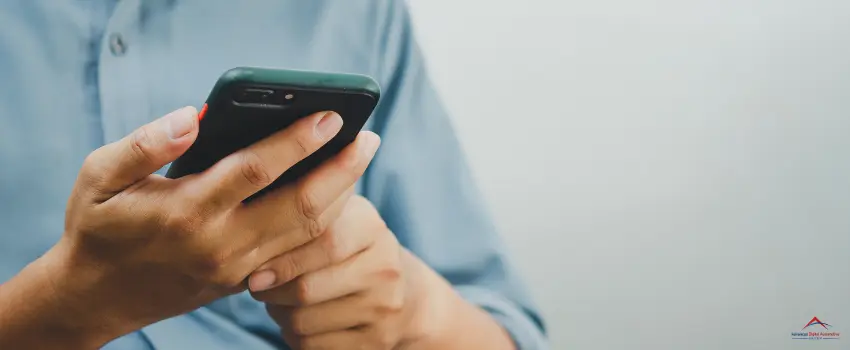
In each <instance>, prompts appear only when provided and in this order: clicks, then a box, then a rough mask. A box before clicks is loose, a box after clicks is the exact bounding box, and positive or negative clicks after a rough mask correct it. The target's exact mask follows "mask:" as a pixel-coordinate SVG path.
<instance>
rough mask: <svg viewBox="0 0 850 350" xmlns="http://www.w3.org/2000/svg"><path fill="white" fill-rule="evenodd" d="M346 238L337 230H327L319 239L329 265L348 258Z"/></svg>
mask: <svg viewBox="0 0 850 350" xmlns="http://www.w3.org/2000/svg"><path fill="white" fill-rule="evenodd" d="M346 238H347V236H345V235H342V234H340V232H339V231H337V230H329V231H328V232H326V233H325V234H324V235H323V236H322V237H321V238H320V239H321V240H322V248H323V251H324V253H325V256H326V257H327V260H328V262H329V263H336V262H340V261H342V260H345V258H347V257H348V250H349V247H348V246H349V244H348V242H347V241H346Z"/></svg>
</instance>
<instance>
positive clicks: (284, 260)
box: [274, 254, 304, 281]
mask: <svg viewBox="0 0 850 350" xmlns="http://www.w3.org/2000/svg"><path fill="white" fill-rule="evenodd" d="M274 266H275V270H277V271H278V274H280V277H281V280H282V281H289V280H291V279H293V278H295V277H296V276H297V275H298V274H299V273H300V272H301V271H304V270H303V269H304V266H303V264H302V262H301V261H300V260H299V259H294V258H293V256H292V254H284V255H282V256H280V257H278V258H277V261H276V262H275V263H274Z"/></svg>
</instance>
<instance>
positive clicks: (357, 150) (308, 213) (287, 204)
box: [236, 131, 380, 242]
mask: <svg viewBox="0 0 850 350" xmlns="http://www.w3.org/2000/svg"><path fill="white" fill-rule="evenodd" d="M379 145H380V138H379V137H378V135H376V134H374V133H372V132H368V131H363V132H361V133H360V134H359V135H358V136H357V138H356V139H355V140H354V142H353V143H352V144H350V145H348V146H346V147H345V148H344V149H343V150H342V151H341V152H340V153H339V154H337V155H336V156H334V157H333V158H331V159H329V160H327V161H325V162H324V163H322V164H321V165H319V166H318V167H317V168H316V169H314V170H313V171H311V172H310V173H308V174H307V175H305V176H304V177H303V178H302V179H301V180H299V181H298V182H296V183H295V184H294V185H293V186H286V187H282V188H280V189H277V190H275V191H273V192H271V193H269V194H267V195H265V196H263V197H262V198H260V199H259V200H257V201H253V202H251V203H249V204H247V205H245V206H243V207H242V208H240V209H239V212H238V213H236V215H238V216H240V217H242V219H241V220H245V221H248V222H268V221H267V220H268V218H270V217H275V216H276V217H279V218H280V219H281V220H285V221H290V222H292V221H294V222H299V223H301V224H302V225H304V226H311V225H312V226H314V227H320V226H321V225H316V224H317V222H316V221H317V220H318V219H319V218H320V217H321V216H322V213H324V212H325V211H326V210H327V209H328V207H329V206H330V205H331V204H332V203H333V202H334V201H336V200H337V198H339V197H340V195H341V194H342V193H343V192H345V191H346V190H347V189H348V188H351V187H352V186H354V184H355V183H356V182H357V180H358V179H359V178H360V176H362V175H363V172H364V171H366V167H367V166H368V165H369V162H370V161H371V160H372V157H374V155H375V151H377V149H378V146H379ZM284 209H286V210H288V212H286V211H284ZM305 233H308V234H310V233H316V232H305ZM311 238H312V237H307V238H306V239H303V240H302V242H306V241H308V240H309V239H311Z"/></svg>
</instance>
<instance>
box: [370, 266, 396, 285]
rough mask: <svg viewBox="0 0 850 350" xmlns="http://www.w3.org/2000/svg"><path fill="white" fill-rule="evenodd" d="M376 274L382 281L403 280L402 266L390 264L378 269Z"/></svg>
mask: <svg viewBox="0 0 850 350" xmlns="http://www.w3.org/2000/svg"><path fill="white" fill-rule="evenodd" d="M376 274H377V275H378V279H379V280H381V281H385V282H397V281H399V280H401V276H402V271H401V267H400V266H396V265H390V266H386V267H384V268H382V269H380V270H378V272H377V273H376Z"/></svg>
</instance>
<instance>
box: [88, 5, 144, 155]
mask: <svg viewBox="0 0 850 350" xmlns="http://www.w3.org/2000/svg"><path fill="white" fill-rule="evenodd" d="M141 5H142V4H141V0H123V1H120V2H119V3H118V4H116V6H115V10H114V11H113V13H112V16H111V17H110V19H109V22H108V24H107V26H106V30H105V31H104V34H103V38H102V40H103V42H102V45H101V50H100V59H99V62H100V65H99V67H98V69H99V71H98V77H99V81H98V83H99V86H100V89H99V90H100V91H99V93H100V107H101V118H102V125H103V133H104V135H103V136H104V141H105V142H107V143H109V142H114V141H116V140H118V139H120V138H122V137H123V136H125V135H126V134H128V133H129V132H131V131H132V130H133V129H135V128H137V127H138V126H140V125H142V124H144V123H145V122H146V121H147V120H148V119H149V118H150V117H149V114H150V104H149V103H148V101H149V100H150V99H149V96H148V92H147V91H148V89H147V88H146V86H145V85H146V83H147V82H146V80H145V79H144V74H143V68H144V67H143V53H144V47H143V45H142V44H143V40H142V39H143V37H142V35H141V34H142V33H141V32H140V30H139V29H140V23H139V20H140V18H141V10H142V9H141Z"/></svg>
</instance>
